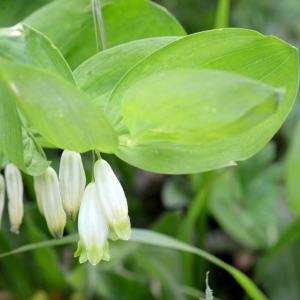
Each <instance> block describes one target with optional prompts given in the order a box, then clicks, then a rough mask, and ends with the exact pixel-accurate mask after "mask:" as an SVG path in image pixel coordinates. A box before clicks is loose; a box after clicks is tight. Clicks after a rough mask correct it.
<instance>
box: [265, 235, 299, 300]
mask: <svg viewBox="0 0 300 300" xmlns="http://www.w3.org/2000/svg"><path fill="white" fill-rule="evenodd" d="M298 230H299V229H298ZM299 251H300V241H299V240H298V241H296V243H294V244H293V245H290V246H289V247H287V248H285V249H284V251H283V252H282V253H280V255H278V257H277V259H276V260H273V261H272V262H271V264H270V265H269V266H268V269H267V271H266V273H265V275H264V277H263V278H262V282H261V284H262V286H263V288H264V289H265V290H266V292H267V293H268V295H270V299H272V300H282V299H291V300H292V299H293V300H296V299H300V286H299V282H300V273H299V269H300V260H299Z"/></svg>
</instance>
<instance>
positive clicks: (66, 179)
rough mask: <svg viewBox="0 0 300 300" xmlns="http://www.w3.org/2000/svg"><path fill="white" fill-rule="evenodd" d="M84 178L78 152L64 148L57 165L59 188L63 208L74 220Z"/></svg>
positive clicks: (80, 199) (83, 186) (78, 206)
mask: <svg viewBox="0 0 300 300" xmlns="http://www.w3.org/2000/svg"><path fill="white" fill-rule="evenodd" d="M85 183H86V178H85V173H84V169H83V164H82V160H81V156H80V154H79V153H76V152H72V151H68V150H65V151H64V152H63V154H62V156H61V160H60V167H59V190H60V195H61V200H62V204H63V208H64V210H65V212H66V213H67V215H68V216H69V218H70V219H71V220H72V221H74V220H75V219H76V215H77V213H78V211H79V208H80V204H81V201H82V196H83V192H84V188H85Z"/></svg>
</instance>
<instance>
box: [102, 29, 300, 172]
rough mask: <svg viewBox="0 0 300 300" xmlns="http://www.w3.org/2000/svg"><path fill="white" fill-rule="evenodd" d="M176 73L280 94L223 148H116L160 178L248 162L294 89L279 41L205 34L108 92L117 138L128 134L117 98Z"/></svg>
mask: <svg viewBox="0 0 300 300" xmlns="http://www.w3.org/2000/svg"><path fill="white" fill-rule="evenodd" d="M178 68H185V69H186V68H189V69H191V68H194V69H201V68H206V69H207V68H209V69H215V70H222V71H230V72H234V73H236V74H239V75H243V76H246V77H249V78H252V79H254V80H257V81H260V82H261V83H266V84H269V85H271V86H274V87H283V88H285V89H286V95H285V98H284V100H283V102H282V103H281V105H280V106H279V109H278V110H277V111H276V113H275V114H274V115H273V116H272V117H270V118H268V119H266V120H265V121H264V122H261V123H260V124H259V125H258V126H256V127H254V128H253V129H250V130H248V131H245V132H244V133H241V134H239V135H238V136H236V137H234V138H232V139H230V145H231V147H230V149H231V150H230V151H228V140H226V142H220V141H207V142H204V143H202V144H200V145H184V146H179V145H172V144H171V143H161V144H158V143H157V144H156V145H155V147H150V146H149V145H143V146H141V145H140V146H139V147H132V148H128V147H124V146H122V147H120V148H119V149H118V152H117V153H116V154H117V155H118V156H119V157H120V158H121V159H123V160H125V161H126V162H128V163H130V164H132V165H134V166H137V167H139V168H144V169H147V170H149V171H154V172H161V173H173V174H180V173H181V174H182V173H196V172H202V171H205V170H211V169H216V168H221V167H224V166H228V165H233V164H234V161H240V160H245V159H248V158H249V157H251V156H253V155H254V154H255V153H256V152H258V151H259V150H260V149H261V148H262V147H263V146H264V145H266V144H267V142H268V141H269V140H270V139H271V138H272V136H273V135H274V134H275V133H276V131H277V130H278V129H279V128H280V126H281V125H282V123H283V122H284V120H285V118H286V117H287V115H288V113H289V111H290V109H291V107H292V105H293V102H294V99H295V96H296V93H297V88H298V57H297V50H296V49H295V48H293V47H291V46H289V45H288V44H286V43H284V42H282V41H281V40H279V39H277V38H274V37H264V36H263V35H261V34H259V33H257V32H254V31H251V30H245V29H222V30H211V31H206V32H201V33H197V34H193V35H190V36H188V37H184V38H181V39H179V40H177V41H174V42H173V43H171V44H169V45H166V46H165V47H163V48H161V49H159V50H158V51H156V52H154V53H152V54H151V55H149V56H148V57H146V58H145V59H143V60H142V61H140V62H139V63H138V64H136V65H135V66H134V67H133V68H132V69H131V70H130V71H129V72H128V73H127V74H126V75H125V76H124V77H123V78H122V79H121V80H120V82H119V83H118V85H117V86H116V87H115V89H114V91H113V92H112V94H111V96H110V98H109V101H108V102H107V106H106V107H105V115H106V116H107V118H108V119H109V120H110V122H111V123H112V124H113V126H114V127H115V129H116V130H117V132H118V133H119V134H126V133H128V129H127V128H126V126H125V124H124V122H123V121H122V115H121V111H120V108H121V105H122V101H123V95H124V94H125V93H126V91H127V90H128V89H129V88H130V87H131V86H133V85H134V84H135V83H137V82H138V81H141V80H143V79H146V78H148V77H150V76H154V75H155V76H156V75H158V73H161V72H166V71H169V70H172V69H178Z"/></svg>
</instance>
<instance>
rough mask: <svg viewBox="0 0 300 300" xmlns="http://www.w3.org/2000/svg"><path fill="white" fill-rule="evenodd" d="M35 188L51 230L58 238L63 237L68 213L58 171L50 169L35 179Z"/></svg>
mask: <svg viewBox="0 0 300 300" xmlns="http://www.w3.org/2000/svg"><path fill="white" fill-rule="evenodd" d="M35 188H36V191H38V193H40V195H39V196H38V195H37V199H38V198H39V197H40V198H39V199H40V203H41V211H42V213H43V214H44V216H45V218H46V221H47V225H48V228H49V231H50V232H51V234H52V235H53V236H54V237H55V238H56V239H58V240H59V239H61V238H62V236H63V232H64V228H65V226H66V213H65V212H64V209H63V207H62V203H61V198H60V193H59V185H58V178H57V174H56V172H55V171H54V170H53V169H52V168H51V167H48V169H47V170H46V171H45V172H44V173H43V174H42V175H40V176H38V178H36V179H35ZM38 201H39V200H38Z"/></svg>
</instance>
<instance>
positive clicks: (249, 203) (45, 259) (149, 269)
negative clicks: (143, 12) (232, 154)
mask: <svg viewBox="0 0 300 300" xmlns="http://www.w3.org/2000/svg"><path fill="white" fill-rule="evenodd" d="M12 2H15V3H14V5H12V4H11V3H12ZM48 2H50V1H49V0H32V1H30V5H28V3H29V2H27V1H12V0H0V26H1V27H8V26H12V25H14V24H15V23H17V22H19V21H21V20H22V19H23V18H24V17H26V16H27V15H29V14H30V13H31V12H32V11H34V10H36V9H37V8H38V7H41V6H43V5H45V4H46V3H48ZM156 2H157V3H159V4H161V5H162V6H164V7H166V8H167V9H168V10H169V11H170V12H171V13H172V14H173V15H174V16H175V17H176V18H177V19H178V20H179V22H180V23H181V24H182V25H183V27H184V28H185V29H186V31H187V32H188V33H189V34H192V33H195V32H199V31H203V30H210V29H213V28H214V27H215V16H216V12H217V5H218V1H217V0H157V1H156ZM299 17H300V4H299V1H298V0H264V1H261V0H252V1H249V0H233V1H231V4H230V17H229V25H230V27H239V28H247V29H253V30H257V31H259V32H261V33H262V34H264V35H274V36H277V37H279V38H280V39H282V40H284V41H285V42H287V43H290V44H292V45H294V46H296V47H299V46H300V22H299ZM298 116H299V100H296V102H295V105H294V107H293V109H292V111H291V113H290V115H289V117H288V119H287V120H286V122H285V123H284V125H283V126H282V128H281V129H280V131H279V132H278V133H277V134H276V136H275V137H274V138H273V139H272V141H271V142H270V143H269V144H268V145H267V146H266V147H264V148H263V149H262V150H261V151H260V152H259V153H258V154H256V155H255V156H254V157H253V158H251V159H249V160H247V161H244V162H241V163H239V165H238V166H237V167H235V168H233V169H227V170H216V171H210V172H206V173H202V174H193V175H185V176H166V175H161V174H155V173H150V172H147V171H143V170H140V169H137V168H134V167H132V166H130V165H128V164H126V163H125V162H123V161H121V160H119V159H118V158H117V157H115V156H113V155H104V159H106V160H107V161H108V162H109V163H110V164H111V166H112V168H113V170H114V171H115V173H116V175H117V176H118V178H119V179H120V181H121V183H122V186H123V188H124V190H125V193H126V195H127V199H128V205H129V214H130V218H131V223H132V227H135V228H148V229H151V230H154V231H157V232H161V233H164V234H167V235H169V236H172V237H176V238H178V239H181V240H183V241H188V240H189V238H187V235H186V229H185V228H183V226H182V225H183V224H184V222H183V221H184V220H186V217H187V216H189V215H190V214H191V211H192V208H193V209H196V210H193V211H194V213H195V220H196V222H195V224H194V226H193V228H192V232H188V234H190V233H191V235H192V243H193V245H195V246H196V247H199V248H201V249H204V250H206V251H208V252H209V253H212V254H214V255H215V256H217V257H218V258H220V259H222V260H223V261H225V262H227V263H229V264H231V265H233V266H235V267H236V268H238V269H240V270H241V271H242V272H244V273H245V274H247V275H248V276H249V277H250V278H252V279H253V280H256V281H257V283H258V285H259V287H260V288H261V289H262V291H263V292H264V293H265V294H266V295H267V296H268V298H269V299H271V300H283V299H289V300H299V299H300V284H299V283H300V260H299V258H298V256H299V253H300V240H299V238H298V236H299V235H300V221H299V219H298V214H299V213H300V193H298V192H297V189H298V188H299V192H300V182H299V181H297V179H299V180H300V154H298V152H299V153H300V151H299V146H300V126H299V125H298V119H299V117H298ZM298 145H299V146H298ZM46 155H47V157H48V159H49V160H52V162H53V164H52V166H53V168H54V169H55V170H56V171H57V172H58V169H59V160H60V156H61V151H60V150H46ZM83 162H84V166H85V170H86V174H87V182H89V180H90V177H91V169H92V156H91V153H86V154H84V155H83ZM218 175H220V176H219V177H218ZM212 178H218V180H215V179H214V180H212ZM23 180H24V185H25V200H24V201H25V204H26V206H25V214H24V216H25V218H24V220H23V224H22V226H21V228H20V231H21V234H20V235H18V236H16V235H13V234H12V233H10V231H9V223H8V214H7V210H6V208H5V213H4V216H3V220H2V228H1V231H0V253H3V252H7V251H10V250H12V249H14V248H16V247H18V246H20V245H24V244H27V243H35V242H40V241H44V240H47V239H51V236H50V234H49V232H48V229H47V226H46V222H45V219H44V218H43V217H42V216H41V215H40V214H39V212H38V209H37V205H36V202H35V193H34V189H33V180H32V177H30V176H28V175H26V174H23ZM298 194H299V195H298ZM195 203H198V204H199V205H200V206H199V205H198V210H197V208H195V205H194V204H195ZM193 205H194V206H193ZM6 207H7V206H6ZM76 232H77V224H76V222H75V223H74V222H73V223H72V222H69V221H68V224H67V227H66V234H71V233H76ZM278 245H279V246H278ZM276 247H277V248H276ZM279 248H280V250H281V251H280V252H279V253H278V254H276V255H272V253H276V249H279ZM110 249H111V254H112V255H111V256H112V259H111V261H110V262H101V263H100V264H99V265H97V267H94V266H91V265H90V264H88V263H85V264H83V265H80V264H79V263H78V260H77V259H74V258H73V253H74V251H75V250H76V245H64V246H59V247H58V246H57V247H52V248H42V249H38V250H34V251H31V252H25V253H21V254H18V255H15V256H9V257H7V258H3V259H0V300H9V299H21V300H23V299H24V300H28V299H32V300H48V299H51V300H52V299H53V300H56V299H61V300H62V299H72V300H80V299H87V300H88V299H109V300H114V299H122V300H127V299H128V300H137V299H143V300H148V299H166V300H171V299H172V300H175V299H176V300H184V299H198V298H199V297H204V294H203V291H205V276H206V272H207V271H210V277H209V283H210V287H211V288H212V289H213V291H214V295H215V297H216V298H215V299H222V300H238V299H247V298H243V297H244V292H243V290H242V289H241V287H240V286H239V285H238V284H237V283H236V281H235V280H234V279H233V278H232V277H231V276H230V275H229V274H228V273H227V272H226V271H224V270H223V269H221V268H219V267H216V266H215V265H212V264H210V263H208V262H207V261H205V260H203V259H201V258H199V257H196V256H194V255H192V254H186V253H181V252H178V251H176V250H172V249H164V248H159V247H154V246H148V245H141V244H137V243H134V242H122V241H117V242H114V243H110ZM274 249H275V250H274ZM270 253H271V254H270ZM266 255H267V257H269V258H270V260H269V264H266V267H263V264H264V263H265V262H266ZM262 262H263V264H262Z"/></svg>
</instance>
